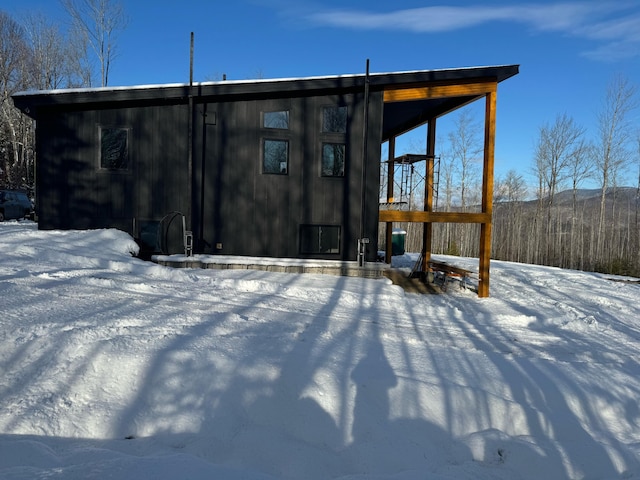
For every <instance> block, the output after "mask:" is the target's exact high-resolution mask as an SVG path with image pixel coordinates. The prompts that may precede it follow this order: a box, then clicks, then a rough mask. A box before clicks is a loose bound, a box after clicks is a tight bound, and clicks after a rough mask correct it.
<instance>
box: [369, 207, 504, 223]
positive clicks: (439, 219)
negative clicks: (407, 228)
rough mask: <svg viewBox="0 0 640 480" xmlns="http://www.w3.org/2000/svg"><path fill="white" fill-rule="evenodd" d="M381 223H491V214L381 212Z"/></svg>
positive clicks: (414, 211)
mask: <svg viewBox="0 0 640 480" xmlns="http://www.w3.org/2000/svg"><path fill="white" fill-rule="evenodd" d="M380 222H413V223H491V214H490V213H463V212H423V211H420V210H411V211H403V210H380Z"/></svg>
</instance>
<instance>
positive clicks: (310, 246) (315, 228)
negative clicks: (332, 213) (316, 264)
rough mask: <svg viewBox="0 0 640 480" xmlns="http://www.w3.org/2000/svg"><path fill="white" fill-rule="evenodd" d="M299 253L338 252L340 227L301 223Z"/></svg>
mask: <svg viewBox="0 0 640 480" xmlns="http://www.w3.org/2000/svg"><path fill="white" fill-rule="evenodd" d="M300 253H340V227H339V226H336V225H301V226H300Z"/></svg>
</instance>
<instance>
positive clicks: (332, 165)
mask: <svg viewBox="0 0 640 480" xmlns="http://www.w3.org/2000/svg"><path fill="white" fill-rule="evenodd" d="M344 155H345V146H344V144H343V143H323V144H322V176H323V177H344Z"/></svg>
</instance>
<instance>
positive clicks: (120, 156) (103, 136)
mask: <svg viewBox="0 0 640 480" xmlns="http://www.w3.org/2000/svg"><path fill="white" fill-rule="evenodd" d="M100 168H103V169H105V170H127V168H129V129H128V128H119V127H100Z"/></svg>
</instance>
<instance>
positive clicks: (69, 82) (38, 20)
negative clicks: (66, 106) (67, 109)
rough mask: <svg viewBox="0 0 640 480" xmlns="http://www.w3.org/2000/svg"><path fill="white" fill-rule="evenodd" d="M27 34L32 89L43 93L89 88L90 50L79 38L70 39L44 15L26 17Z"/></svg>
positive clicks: (35, 14)
mask: <svg viewBox="0 0 640 480" xmlns="http://www.w3.org/2000/svg"><path fill="white" fill-rule="evenodd" d="M24 25H25V32H26V37H27V40H28V43H29V48H30V51H31V65H30V75H31V78H30V87H32V88H37V89H39V90H49V89H56V88H70V87H83V86H89V85H90V84H91V83H90V80H89V81H87V79H88V78H89V79H90V76H91V73H90V71H88V68H87V62H86V57H85V58H83V55H84V54H85V51H86V48H85V46H84V45H83V44H82V43H81V42H80V41H79V39H78V37H74V38H68V37H67V36H66V35H65V34H64V33H63V32H62V31H61V30H60V27H59V25H56V24H54V23H52V22H51V21H50V20H49V19H48V18H47V17H45V16H44V15H42V14H38V13H34V14H30V15H28V16H27V17H26V19H25V22H24Z"/></svg>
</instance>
